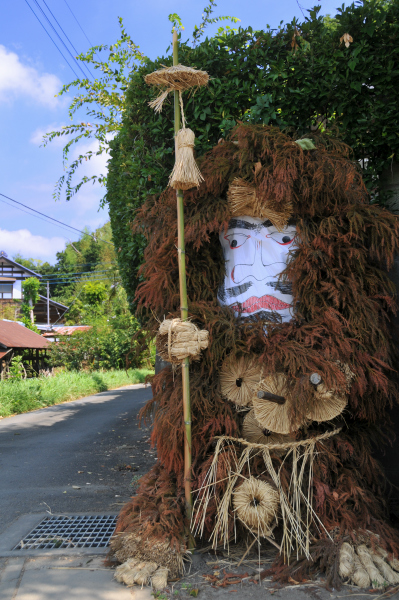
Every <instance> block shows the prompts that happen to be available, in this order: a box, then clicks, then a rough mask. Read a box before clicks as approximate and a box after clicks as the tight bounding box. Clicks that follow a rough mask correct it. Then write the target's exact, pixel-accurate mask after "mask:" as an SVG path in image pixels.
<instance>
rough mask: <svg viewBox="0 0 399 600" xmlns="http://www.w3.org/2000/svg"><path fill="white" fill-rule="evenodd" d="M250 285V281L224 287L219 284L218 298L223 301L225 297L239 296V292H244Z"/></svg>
mask: <svg viewBox="0 0 399 600" xmlns="http://www.w3.org/2000/svg"><path fill="white" fill-rule="evenodd" d="M252 285H253V283H252V281H247V282H246V283H242V284H241V285H236V286H234V287H231V288H226V287H224V285H223V286H220V288H219V291H218V298H219V299H220V300H221V301H222V302H225V301H226V299H227V297H229V298H234V297H235V296H240V295H241V294H243V293H244V292H246V291H247V290H248V289H249V288H250V287H251V286H252Z"/></svg>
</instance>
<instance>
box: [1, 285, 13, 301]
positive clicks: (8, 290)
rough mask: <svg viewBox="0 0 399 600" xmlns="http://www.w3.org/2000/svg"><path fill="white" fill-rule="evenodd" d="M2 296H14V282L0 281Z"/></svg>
mask: <svg viewBox="0 0 399 600" xmlns="http://www.w3.org/2000/svg"><path fill="white" fill-rule="evenodd" d="M0 298H12V283H0Z"/></svg>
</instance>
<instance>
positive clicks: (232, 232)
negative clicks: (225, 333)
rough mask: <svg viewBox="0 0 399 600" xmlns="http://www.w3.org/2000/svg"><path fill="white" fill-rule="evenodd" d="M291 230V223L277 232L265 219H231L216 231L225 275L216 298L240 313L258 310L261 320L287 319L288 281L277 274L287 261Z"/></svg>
mask: <svg viewBox="0 0 399 600" xmlns="http://www.w3.org/2000/svg"><path fill="white" fill-rule="evenodd" d="M295 234H296V229H295V226H293V225H288V226H287V227H286V228H285V229H284V230H283V231H281V232H280V231H277V229H276V228H275V227H274V226H273V225H272V224H271V222H270V221H268V220H264V219H257V218H255V217H246V216H242V217H236V218H233V219H231V220H230V222H229V228H228V230H227V232H226V233H224V232H223V233H221V234H220V242H221V244H222V247H223V251H224V258H225V261H226V275H225V279H224V283H223V285H222V286H221V287H220V289H219V293H218V299H219V302H220V303H221V304H222V305H226V306H231V307H232V308H233V310H234V309H235V310H236V313H237V315H238V314H239V313H241V316H243V317H248V316H250V315H254V314H256V313H258V314H259V316H260V317H262V318H264V319H265V321H272V322H274V323H281V322H283V321H290V320H291V318H292V316H293V312H292V294H291V285H290V284H289V283H284V282H281V281H279V275H280V273H281V272H282V271H284V269H285V267H286V265H287V259H288V253H289V251H290V250H291V249H292V248H293V246H294V244H295Z"/></svg>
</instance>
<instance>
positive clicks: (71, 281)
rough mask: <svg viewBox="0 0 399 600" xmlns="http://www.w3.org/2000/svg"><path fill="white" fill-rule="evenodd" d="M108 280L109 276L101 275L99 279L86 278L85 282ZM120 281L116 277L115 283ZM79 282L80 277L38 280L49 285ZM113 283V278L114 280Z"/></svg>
mask: <svg viewBox="0 0 399 600" xmlns="http://www.w3.org/2000/svg"><path fill="white" fill-rule="evenodd" d="M109 280H110V277H101V278H99V279H87V280H86V282H87V283H91V282H92V281H109ZM84 281H85V280H83V282H84ZM120 281H121V280H120V279H118V280H117V281H116V283H119V282H120ZM81 282H82V279H71V280H67V281H64V280H63V279H60V280H59V281H56V280H52V281H40V283H45V284H46V285H47V283H48V284H49V285H69V284H71V283H81ZM114 283H115V280H114Z"/></svg>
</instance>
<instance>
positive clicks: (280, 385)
mask: <svg viewBox="0 0 399 600" xmlns="http://www.w3.org/2000/svg"><path fill="white" fill-rule="evenodd" d="M260 390H262V391H265V392H270V393H271V394H275V395H276V396H283V397H284V398H285V404H276V403H275V402H271V401H270V400H265V399H260V398H258V397H257V392H258V391H260ZM292 402H293V398H292V395H291V391H290V389H289V386H288V385H287V376H286V375H284V373H275V374H274V375H268V376H267V377H265V378H264V379H263V380H262V381H261V382H260V383H258V385H257V386H256V388H255V393H254V396H253V406H254V414H255V418H256V420H257V421H258V422H259V423H260V425H261V427H262V428H265V429H269V430H270V431H274V432H275V433H291V432H293V431H297V430H298V429H299V428H300V427H301V426H302V425H303V423H302V422H301V421H299V420H297V421H296V422H294V421H292V422H291V418H290V413H291V406H292Z"/></svg>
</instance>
